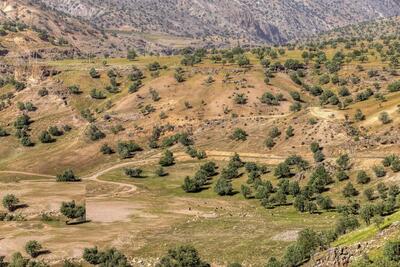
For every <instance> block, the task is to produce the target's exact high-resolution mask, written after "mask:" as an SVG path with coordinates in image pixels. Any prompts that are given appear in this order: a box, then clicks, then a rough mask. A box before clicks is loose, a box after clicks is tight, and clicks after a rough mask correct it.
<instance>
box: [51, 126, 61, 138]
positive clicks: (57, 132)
mask: <svg viewBox="0 0 400 267" xmlns="http://www.w3.org/2000/svg"><path fill="white" fill-rule="evenodd" d="M49 133H50V134H51V135H52V136H61V135H63V134H64V133H63V131H61V130H59V129H58V127H57V126H50V127H49Z"/></svg>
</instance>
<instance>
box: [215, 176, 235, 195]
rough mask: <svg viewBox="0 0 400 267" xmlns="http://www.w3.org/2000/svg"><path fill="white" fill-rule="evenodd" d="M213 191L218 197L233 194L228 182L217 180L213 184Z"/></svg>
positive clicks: (226, 180) (222, 179) (223, 179)
mask: <svg viewBox="0 0 400 267" xmlns="http://www.w3.org/2000/svg"><path fill="white" fill-rule="evenodd" d="M214 191H215V192H216V193H217V194H218V195H220V196H229V195H232V193H233V187H232V183H231V181H230V180H228V179H225V178H219V179H218V180H217V182H216V184H215V187H214Z"/></svg>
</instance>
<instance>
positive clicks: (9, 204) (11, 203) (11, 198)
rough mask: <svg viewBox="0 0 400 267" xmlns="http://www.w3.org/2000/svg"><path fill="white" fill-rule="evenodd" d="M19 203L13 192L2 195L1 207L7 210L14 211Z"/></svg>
mask: <svg viewBox="0 0 400 267" xmlns="http://www.w3.org/2000/svg"><path fill="white" fill-rule="evenodd" d="M18 204H19V199H18V198H17V197H16V196H15V195H13V194H7V195H5V196H4V197H3V207H4V208H6V209H7V210H8V211H14V210H15V208H16V207H17V205H18Z"/></svg>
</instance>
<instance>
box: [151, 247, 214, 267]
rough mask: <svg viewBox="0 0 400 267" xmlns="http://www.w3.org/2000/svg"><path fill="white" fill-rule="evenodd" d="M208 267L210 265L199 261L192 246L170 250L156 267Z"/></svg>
mask: <svg viewBox="0 0 400 267" xmlns="http://www.w3.org/2000/svg"><path fill="white" fill-rule="evenodd" d="M169 266H182V267H184V266H185V267H209V266H210V264H208V263H206V262H204V261H202V260H201V258H200V256H199V254H198V252H197V250H196V249H195V248H194V247H192V246H180V247H177V248H175V249H170V250H169V251H168V253H167V255H165V256H163V257H162V258H161V260H160V262H159V263H157V264H156V267H169Z"/></svg>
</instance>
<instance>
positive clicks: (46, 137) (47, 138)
mask: <svg viewBox="0 0 400 267" xmlns="http://www.w3.org/2000/svg"><path fill="white" fill-rule="evenodd" d="M39 140H40V142H42V143H43V144H48V143H53V142H54V141H55V139H53V138H52V137H51V135H50V133H49V132H48V131H43V132H42V133H41V134H40V135H39Z"/></svg>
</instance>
